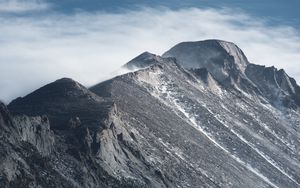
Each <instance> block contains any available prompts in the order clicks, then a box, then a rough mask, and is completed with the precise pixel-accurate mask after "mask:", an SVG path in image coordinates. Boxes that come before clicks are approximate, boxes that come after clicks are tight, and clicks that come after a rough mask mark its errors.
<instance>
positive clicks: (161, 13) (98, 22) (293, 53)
mask: <svg viewBox="0 0 300 188" xmlns="http://www.w3.org/2000/svg"><path fill="white" fill-rule="evenodd" d="M0 5H1V4H0ZM0 11H1V8H0ZM0 33H1V35H0V41H1V42H0V88H1V92H0V99H2V100H4V101H5V102H9V101H10V100H11V99H13V98H16V97H17V96H23V95H25V94H27V93H29V92H31V91H32V90H34V89H36V88H38V87H40V86H42V85H43V84H46V83H48V82H51V81H54V80H56V79H58V78H61V77H71V78H73V79H75V80H77V81H79V82H81V83H82V84H84V85H86V86H91V85H93V84H96V83H97V82H99V81H101V80H104V79H107V78H108V77H110V76H111V74H110V73H111V72H114V71H116V70H117V69H118V68H119V67H120V66H121V65H123V64H125V63H126V62H127V61H129V60H130V59H132V58H134V57H135V56H137V55H139V54H140V53H142V52H143V51H149V52H152V53H156V54H162V53H163V52H165V51H167V50H168V49H169V48H171V47H172V46H173V45H175V44H177V43H179V42H182V41H197V40H204V39H213V38H217V39H222V40H227V41H232V42H234V43H236V44H237V45H238V46H239V47H241V48H242V49H243V51H244V52H245V54H246V56H247V57H248V59H249V60H250V61H251V62H252V63H255V64H263V65H268V66H271V65H274V66H276V67H277V68H284V69H285V70H286V71H287V72H288V73H289V74H290V75H291V76H293V77H295V78H296V79H297V80H298V82H299V81H300V66H299V63H300V54H299V51H300V37H299V33H298V32H297V31H296V30H295V29H293V28H292V27H289V26H269V25H268V24H267V20H262V19H259V18H256V17H251V16H249V15H247V14H245V13H243V12H237V11H236V10H232V9H222V10H220V9H198V8H197V9H196V8H189V9H181V10H176V11H175V10H169V9H164V8H161V9H142V10H136V11H125V12H122V13H118V14H110V13H103V12H98V13H93V14H88V13H86V12H78V13H77V14H75V15H74V14H73V15H62V14H54V13H53V14H50V15H49V14H48V15H43V16H40V17H34V16H27V17H7V16H2V17H0Z"/></svg>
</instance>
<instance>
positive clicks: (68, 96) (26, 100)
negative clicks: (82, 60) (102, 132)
mask: <svg viewBox="0 0 300 188" xmlns="http://www.w3.org/2000/svg"><path fill="white" fill-rule="evenodd" d="M106 106H108V107H109V106H111V101H109V100H108V101H106V100H105V99H103V98H101V97H99V96H97V95H96V94H94V93H92V92H91V91H89V90H88V89H87V88H85V87H84V86H83V85H81V84H80V83H78V82H76V81H74V80H72V79H70V78H62V79H59V80H56V81H54V82H52V83H50V84H47V85H45V86H43V87H41V88H39V89H37V90H36V91H34V92H32V93H30V94H28V95H27V96H25V97H19V98H17V99H15V100H13V101H12V102H11V103H10V104H9V105H8V108H9V110H10V111H11V112H12V113H13V114H17V115H19V114H26V115H29V116H40V115H47V116H48V117H49V119H50V122H51V127H52V128H58V129H64V128H66V124H67V123H66V122H68V121H69V120H70V119H71V118H76V117H79V118H80V120H81V121H82V123H83V124H85V123H86V122H88V124H89V125H91V126H94V125H97V124H98V123H99V122H100V119H101V118H102V117H103V114H105V113H106V111H105V110H104V109H107V107H106ZM86 109H89V113H88V112H86Z"/></svg>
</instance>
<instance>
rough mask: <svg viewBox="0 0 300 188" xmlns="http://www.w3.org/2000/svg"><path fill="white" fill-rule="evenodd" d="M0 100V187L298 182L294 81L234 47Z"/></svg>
mask: <svg viewBox="0 0 300 188" xmlns="http://www.w3.org/2000/svg"><path fill="white" fill-rule="evenodd" d="M124 67H125V68H129V69H133V71H132V72H130V73H127V74H124V75H120V76H117V77H115V78H113V79H111V80H108V81H105V82H102V83H99V84H97V85H95V86H93V87H91V88H89V89H88V88H85V87H84V86H82V85H81V84H79V83H77V82H76V81H74V80H71V79H67V78H64V79H60V80H57V81H55V82H53V83H50V84H48V85H46V86H44V87H42V88H40V89H38V90H36V91H34V92H33V93H31V94H29V95H27V96H25V97H22V98H18V99H16V100H14V101H13V102H11V103H10V104H9V105H8V109H9V111H8V109H7V108H6V106H5V105H3V104H1V105H0V107H1V108H0V129H1V132H0V136H1V137H0V150H1V153H3V155H2V156H0V170H1V171H0V173H1V174H0V187H20V186H22V187H287V188H289V187H291V188H293V187H299V186H300V176H299V172H300V166H299V164H300V163H299V162H300V155H299V153H300V147H299V146H300V108H299V96H300V95H299V93H300V89H299V86H298V85H297V84H296V82H295V80H294V79H292V78H290V77H289V76H288V75H287V74H286V73H285V72H284V71H283V70H277V69H275V68H273V67H271V68H268V67H264V66H258V65H255V64H251V63H249V62H248V60H247V58H246V57H245V55H244V54H243V52H242V51H241V50H240V49H239V48H238V47H237V46H236V45H234V44H232V43H228V42H224V41H218V40H209V41H200V42H192V43H191V42H186V43H181V44H179V45H176V46H175V47H173V48H172V49H171V50H169V51H168V52H166V53H165V54H164V55H163V56H162V57H160V56H157V55H154V54H150V53H147V52H146V53H143V54H141V55H140V56H138V57H137V58H134V59H133V60H132V61H130V62H129V63H128V64H126V65H124Z"/></svg>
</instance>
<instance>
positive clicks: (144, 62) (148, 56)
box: [124, 52, 162, 70]
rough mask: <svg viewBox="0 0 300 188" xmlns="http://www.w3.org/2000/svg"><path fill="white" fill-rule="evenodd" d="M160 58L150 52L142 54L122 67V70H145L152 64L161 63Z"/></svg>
mask: <svg viewBox="0 0 300 188" xmlns="http://www.w3.org/2000/svg"><path fill="white" fill-rule="evenodd" d="M161 61H162V57H160V56H158V55H155V54H152V53H150V52H143V53H142V54H140V55H139V56H137V57H135V58H134V59H132V60H131V61H129V62H128V63H126V64H125V65H124V68H128V69H132V70H134V69H139V68H145V67H148V66H150V65H152V64H154V63H157V62H161Z"/></svg>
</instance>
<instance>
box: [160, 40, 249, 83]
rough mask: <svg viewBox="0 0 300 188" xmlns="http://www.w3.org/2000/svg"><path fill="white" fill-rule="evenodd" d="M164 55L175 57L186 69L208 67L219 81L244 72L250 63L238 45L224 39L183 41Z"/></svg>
mask: <svg viewBox="0 0 300 188" xmlns="http://www.w3.org/2000/svg"><path fill="white" fill-rule="evenodd" d="M162 57H174V58H176V59H177V61H178V63H179V64H181V65H182V66H183V67H184V68H186V69H198V68H206V69H207V70H208V71H209V72H210V73H211V74H212V75H213V76H214V77H215V78H216V79H217V80H218V81H223V80H225V79H226V78H228V77H230V76H232V73H233V74H234V75H235V76H236V74H239V73H242V74H243V72H244V71H245V69H246V67H247V65H248V64H249V62H248V60H247V58H246V56H245V55H244V53H243V52H242V50H241V49H240V48H239V47H238V46H236V45H235V44H234V43H232V42H226V41H222V40H204V41H196V42H182V43H179V44H177V45H175V46H174V47H173V48H171V49H170V50H169V51H167V52H166V53H164V54H163V56H162Z"/></svg>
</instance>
